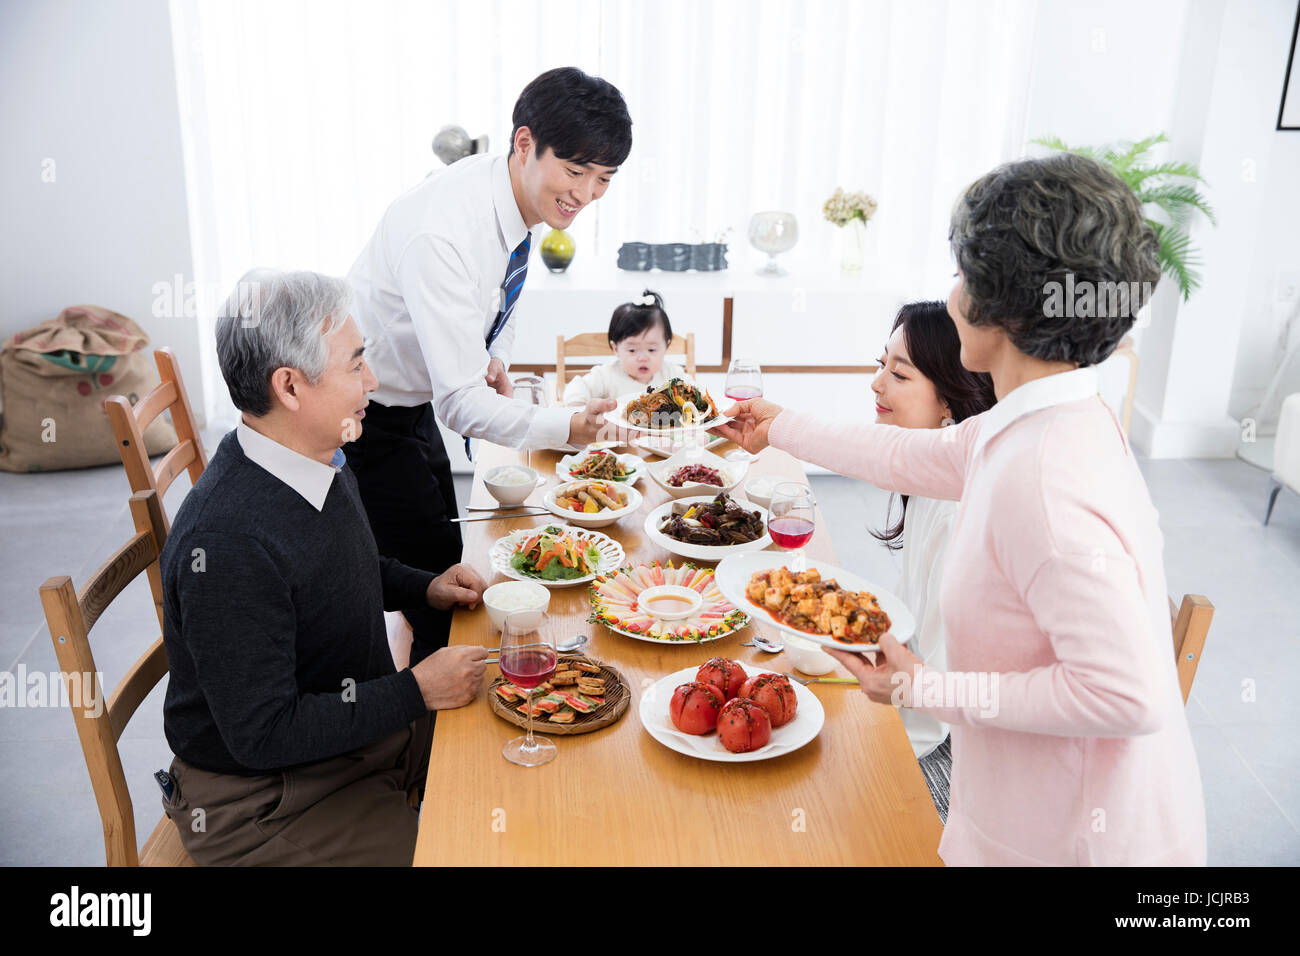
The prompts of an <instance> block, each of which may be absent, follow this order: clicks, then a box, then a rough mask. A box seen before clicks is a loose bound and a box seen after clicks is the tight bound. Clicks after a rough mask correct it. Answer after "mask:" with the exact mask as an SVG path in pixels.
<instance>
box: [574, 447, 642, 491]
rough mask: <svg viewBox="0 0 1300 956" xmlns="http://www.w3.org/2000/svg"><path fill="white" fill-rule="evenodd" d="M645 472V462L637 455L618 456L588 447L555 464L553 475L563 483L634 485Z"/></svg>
mask: <svg viewBox="0 0 1300 956" xmlns="http://www.w3.org/2000/svg"><path fill="white" fill-rule="evenodd" d="M644 472H645V462H644V461H642V460H641V458H640V456H638V455H629V454H623V455H618V454H615V453H614V452H612V451H607V450H605V449H595V448H593V447H592V446H588V447H587V448H586V449H585V450H584V451H581V452H579V453H578V454H576V455H565V456H564V457H563V458H561V459H560V460H559V461H557V462H556V463H555V473H556V474H557V475H559V476H560V477H561V478H562V479H564V480H565V481H574V480H577V479H580V478H587V479H591V480H594V481H618V482H623V483H626V484H629V485H630V484H634V483H635V482H636V480H637V479H638V478H640V477H641V475H642V474H643V473H644Z"/></svg>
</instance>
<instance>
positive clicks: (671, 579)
mask: <svg viewBox="0 0 1300 956" xmlns="http://www.w3.org/2000/svg"><path fill="white" fill-rule="evenodd" d="M647 567H648V565H636V566H635V567H634V568H630V569H629V568H619V569H618V570H616V571H613V572H610V573H608V574H607V575H606V577H608V578H610V579H611V580H612V581H613V582H614V583H622V584H625V585H626V586H627V587H629V588H630V589H631V590H634V591H635V592H636V600H637V601H638V602H639V601H640V597H641V595H642V594H644V593H645V592H646V591H647V590H649V589H650V588H652V587H656V586H658V585H657V583H656V582H654V581H653V580H652V581H651V582H650V583H640V582H639V581H637V580H630V579H631V577H632V575H633V574H636V575H638V576H639V575H641V574H642V573H643V569H645V568H647ZM692 568H693V570H695V571H700V570H704V571H709V569H707V568H698V567H695V566H692ZM662 570H663V575H664V583H665V584H677V583H679V581H680V580H681V578H682V576H683V575H684V574H685V573H686V571H688V570H692V569H687V568H684V567H677V568H672V569H669V568H663V569H662ZM625 571H626V572H628V573H627V574H623V573H622V572H625ZM600 586H601V585H593V586H592V587H593V588H599V587H600ZM700 596H701V597H703V598H704V605H703V608H702V611H704V612H706V613H722V614H724V615H725V614H726V613H728V612H725V611H722V612H719V611H717V607H718V605H720V604H724V603H730V602H728V601H727V598H726V596H725V595H724V594H723V593H722V590H721V589H720V588H719V587H718V581H717V575H716V574H714V573H712V572H711V571H710V572H709V582H708V584H706V585H705V586H704V589H703V591H701V592H700ZM587 599H588V601H590V602H591V605H592V613H593V614H594V613H595V609H596V605H597V604H598V603H601V604H604V606H605V607H606V608H608V609H609V611H610V612H611V613H615V614H623V613H626V612H627V609H628V607H629V603H630V602H629V599H628V597H627V596H625V595H623V594H621V593H616V595H615V596H614V597H609V596H604V595H599V594H598V593H597V592H595V591H593V592H592V593H590V594H589V595H588V597H587ZM638 607H639V604H638ZM742 614H743V612H742ZM648 616H653V617H655V618H656V620H658V621H659V622H660V624H661V625H662V627H661V633H660V634H659V635H654V634H649V633H646V632H644V631H634V630H630V629H628V628H626V627H622V626H620V625H618V624H612V623H610V622H609V621H606V620H604V619H597V620H594V621H593V623H600V624H602V625H604V626H605V627H607V628H609V630H611V631H613V632H614V633H615V634H622V635H623V636H624V637H630V638H632V640H634V641H645V642H646V643H648V644H674V645H684V646H688V647H691V646H695V645H699V644H711V643H713V642H714V641H720V640H722V639H723V638H724V637H728V636H730V635H732V634H736V633H739V632H740V631H743V630H744V629H745V628H746V627H748V626H749V618H748V617H745V618H744V620H743V623H740V624H739V625H738V626H737V627H733V628H731V629H730V630H726V631H723V632H722V633H720V634H716V635H714V636H712V637H710V636H708V635H707V634H706V635H704V636H703V637H700V638H699V639H698V640H697V639H695V638H693V637H673V636H664V635H663V634H662V630H663V628H668V629H672V628H674V627H678V626H682V625H690V624H691V623H692V622H693V621H694V620H695V615H692V616H690V617H688V618H686V619H685V620H681V621H669V620H667V619H665V618H659V617H658V616H657V615H648ZM699 626H701V627H703V622H701V624H700V625H699Z"/></svg>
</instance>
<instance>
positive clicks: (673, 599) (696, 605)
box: [636, 584, 704, 621]
mask: <svg viewBox="0 0 1300 956" xmlns="http://www.w3.org/2000/svg"><path fill="white" fill-rule="evenodd" d="M703 604H704V598H703V597H701V596H700V592H699V591H696V590H695V589H694V588H684V587H682V586H681V585H679V584H660V585H658V586H657V587H653V588H646V589H645V590H644V591H642V592H641V596H640V597H638V598H637V599H636V606H637V607H639V608H640V609H641V610H643V611H645V612H646V613H647V614H653V615H654V616H655V617H657V618H659V619H660V620H661V621H680V620H682V619H683V618H687V617H690V616H691V615H692V614H694V613H695V612H696V611H698V610H699V609H700V607H701V606H702V605H703Z"/></svg>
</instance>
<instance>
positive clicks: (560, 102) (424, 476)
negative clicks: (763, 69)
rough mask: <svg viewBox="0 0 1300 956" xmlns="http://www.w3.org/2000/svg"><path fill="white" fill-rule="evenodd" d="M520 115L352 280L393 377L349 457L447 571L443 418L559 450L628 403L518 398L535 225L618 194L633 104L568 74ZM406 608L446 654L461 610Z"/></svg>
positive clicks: (601, 83)
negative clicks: (507, 138)
mask: <svg viewBox="0 0 1300 956" xmlns="http://www.w3.org/2000/svg"><path fill="white" fill-rule="evenodd" d="M512 118H513V126H514V129H513V133H512V136H511V144H510V152H509V153H508V154H507V155H505V156H487V155H485V156H470V157H467V158H465V159H462V160H460V161H459V162H457V163H454V164H452V165H451V166H449V167H448V168H447V169H445V170H440V171H438V172H437V173H435V174H433V175H431V176H429V177H428V178H427V179H425V180H424V181H423V182H421V183H420V184H419V185H417V186H415V187H414V188H412V189H410V190H408V191H407V192H406V193H404V194H403V195H402V196H400V197H398V199H397V200H396V201H395V202H394V203H393V204H392V205H391V206H390V207H389V208H388V210H387V211H386V212H385V213H384V216H383V219H381V220H380V223H379V226H378V227H377V228H376V229H375V233H374V235H373V236H372V237H371V239H370V242H369V243H368V244H367V245H366V248H365V249H363V250H362V252H361V255H360V256H359V257H358V258H357V261H356V263H355V264H354V265H353V266H352V270H351V272H350V273H349V274H348V281H349V283H350V285H351V286H352V290H353V294H354V305H353V315H354V316H355V317H356V319H357V321H358V322H359V323H360V325H361V328H362V330H363V332H364V334H365V336H366V339H367V349H366V358H367V360H368V361H369V363H370V365H371V367H372V368H373V369H374V371H375V374H376V375H377V376H378V378H379V389H378V391H376V392H375V396H374V398H373V399H372V401H371V403H370V407H369V409H368V417H367V420H366V429H365V431H364V432H363V433H362V435H361V437H360V438H359V439H358V440H357V441H356V442H353V443H352V444H350V445H348V446H347V448H346V453H347V457H348V462H349V464H350V465H351V466H352V469H353V471H354V473H355V474H356V476H357V482H358V484H359V486H360V489H361V497H362V500H363V501H364V502H365V506H366V511H367V514H368V515H369V518H370V524H371V527H372V528H373V529H374V533H375V538H376V540H377V542H378V544H379V549H380V551H381V553H383V554H386V555H389V556H390V557H393V558H396V559H398V560H400V561H402V562H403V563H405V564H408V565H410V566H412V567H417V568H423V569H425V570H428V571H433V572H437V571H441V570H443V569H444V568H447V567H449V566H451V565H452V564H455V563H456V562H457V561H459V560H460V555H461V536H460V529H459V527H458V526H457V525H454V524H452V523H451V519H452V518H453V517H455V515H456V510H457V509H456V494H455V490H454V488H453V486H452V479H451V467H450V464H449V462H448V458H447V453H446V450H445V449H444V448H443V444H442V438H441V436H440V434H439V432H438V428H437V424H436V422H435V421H434V417H435V415H436V417H437V418H438V419H440V420H441V421H442V422H443V423H444V424H446V425H447V427H448V428H451V429H452V430H454V431H457V432H460V433H461V434H462V435H464V436H465V437H466V438H467V439H468V438H470V437H476V438H482V439H486V440H487V441H492V442H496V443H497V444H502V445H510V446H513V447H517V448H544V447H549V446H555V445H564V444H566V443H573V444H585V443H587V442H590V441H592V440H594V439H595V437H596V434H597V431H598V429H599V428H600V427H601V425H602V424H603V420H602V413H603V412H605V411H608V410H610V409H612V408H613V407H614V402H612V401H600V402H595V401H593V402H590V403H588V404H587V405H586V406H585V407H584V408H582V409H579V410H577V411H575V410H573V409H564V408H540V407H538V406H534V405H531V404H524V403H522V402H516V401H513V400H512V398H511V394H512V389H511V386H510V382H509V379H508V378H507V376H506V369H507V367H508V365H509V359H510V347H511V344H512V343H513V340H514V328H513V325H514V323H515V322H517V321H518V320H519V317H518V316H517V315H515V314H514V311H515V305H516V303H517V302H518V299H519V294H520V292H521V291H522V287H523V282H524V279H525V277H526V276H527V268H528V257H529V253H530V252H531V249H532V235H531V230H532V228H533V227H534V226H537V225H538V224H540V223H542V222H545V223H546V224H547V225H549V226H551V227H552V228H556V229H562V228H567V227H568V226H570V225H572V223H573V220H574V218H575V217H576V216H577V214H578V213H579V212H580V211H581V210H582V209H583V208H585V207H586V206H588V205H590V204H591V203H593V202H595V201H596V200H597V199H599V198H600V197H601V196H602V195H603V194H604V192H605V190H606V189H607V188H608V187H609V184H610V181H611V179H612V177H613V175H614V173H616V172H617V171H618V167H619V166H620V165H622V163H623V161H624V160H625V159H626V158H627V155H628V153H629V152H630V151H631V148H632V129H631V127H632V120H631V118H630V117H629V116H628V112H627V105H626V104H625V103H624V101H623V97H622V95H621V94H620V93H619V91H618V90H617V89H616V88H615V87H614V86H613V85H611V84H610V83H608V82H606V81H605V80H602V79H599V78H598V77H592V76H588V75H587V74H585V73H583V72H582V71H581V70H578V69H576V68H574V67H563V68H560V69H555V70H550V71H548V72H546V73H543V74H542V75H541V76H539V77H537V78H536V79H535V80H533V81H532V82H531V83H529V84H528V86H526V87H525V88H524V91H523V92H522V93H521V94H520V96H519V99H518V101H517V102H516V103H515V108H514V113H513V117H512ZM403 613H405V614H406V617H407V620H408V621H409V622H410V623H411V627H412V630H413V632H414V644H413V646H412V649H411V663H412V664H414V663H416V662H417V661H418V660H420V659H421V658H422V657H424V656H426V655H428V654H430V653H432V652H433V651H435V650H436V649H437V648H439V647H442V646H444V645H445V644H446V642H447V637H448V633H449V631H450V626H451V621H450V615H449V614H447V613H442V612H437V611H434V610H432V609H430V608H428V607H413V608H410V609H409V610H407V609H404V612H403Z"/></svg>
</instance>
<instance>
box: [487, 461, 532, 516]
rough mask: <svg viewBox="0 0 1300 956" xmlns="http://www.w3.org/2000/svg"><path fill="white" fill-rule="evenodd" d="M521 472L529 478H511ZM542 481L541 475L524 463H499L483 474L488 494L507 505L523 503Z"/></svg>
mask: <svg viewBox="0 0 1300 956" xmlns="http://www.w3.org/2000/svg"><path fill="white" fill-rule="evenodd" d="M520 473H523V474H527V475H528V476H529V477H528V480H527V481H510V480H509V479H510V478H512V477H519V474H520ZM501 479H506V480H501ZM542 481H543V478H542V476H541V475H539V474H538V473H537V472H536V471H534V470H533V469H531V468H525V467H524V466H523V465H498V466H497V467H496V468H493V469H492V470H491V471H489V472H488V473H487V474H486V475H484V476H483V485H484V487H486V488H487V490H488V494H490V495H491V496H492V497H493V498H495V499H496V500H497V501H498V502H500V503H501V504H503V505H505V506H507V507H514V506H516V505H521V504H523V503H524V499H526V498H527V497H528V496H529V495H531V494H532V493H533V489H535V488H536V487H537V486H538V485H540V484H541V483H542Z"/></svg>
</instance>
